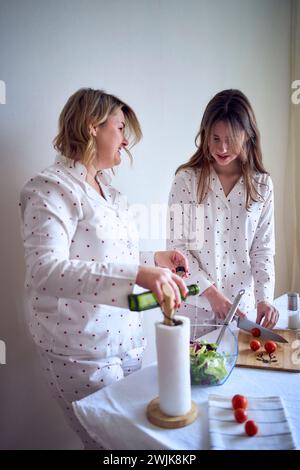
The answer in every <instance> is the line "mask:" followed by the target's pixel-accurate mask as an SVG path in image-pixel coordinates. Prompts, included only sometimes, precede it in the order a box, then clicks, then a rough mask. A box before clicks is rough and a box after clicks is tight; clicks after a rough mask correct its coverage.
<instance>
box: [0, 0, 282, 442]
mask: <svg viewBox="0 0 300 470" xmlns="http://www.w3.org/2000/svg"><path fill="white" fill-rule="evenodd" d="M289 34H290V2H289V1H282V0H251V1H250V0H227V1H226V2H224V1H222V0H210V1H209V2H208V1H206V0H185V1H180V0H128V1H122V0H110V1H109V2H108V1H107V0H98V1H97V0H81V1H79V0H52V1H51V2H47V1H46V0H19V1H17V0H0V44H1V61H0V79H1V80H3V81H4V82H5V83H6V93H7V96H6V99H7V103H6V104H5V105H1V104H0V122H1V124H0V143H1V185H0V191H1V196H0V203H1V215H2V217H1V220H2V224H1V245H0V246H1V265H2V269H1V283H0V288H1V301H2V309H1V310H2V311H1V317H0V340H1V339H2V340H4V341H5V342H6V348H7V364H6V365H0V377H1V379H0V380H1V386H0V416H1V437H0V448H2V449H5V448H6V449H8V448H10V449H13V448H35V449H36V448H77V447H78V446H80V444H79V442H78V441H77V440H76V438H75V436H74V435H73V433H72V432H71V431H69V430H68V428H67V427H66V425H64V422H63V419H62V415H61V412H60V410H59V409H58V408H57V406H56V405H55V404H54V402H52V401H51V399H50V396H49V393H48V390H47V389H46V387H45V385H44V383H43V381H42V379H41V377H40V373H39V368H38V364H37V359H36V356H35V353H34V348H33V345H32V343H31V341H30V338H29V336H28V334H27V332H26V329H25V326H24V324H25V322H24V308H23V303H22V283H23V275H24V263H23V257H22V246H21V241H20V236H19V219H18V207H17V204H18V194H19V191H20V187H21V186H22V184H23V183H24V182H25V180H26V179H27V178H29V177H30V176H31V175H32V174H33V173H34V172H36V171H38V170H39V169H41V168H42V167H45V166H47V165H48V164H50V163H51V162H52V161H53V158H54V152H53V150H52V147H51V141H52V139H53V137H54V135H55V132H56V123H57V117H58V114H59V112H60V110H61V108H62V106H63V104H64V103H65V101H66V99H67V97H68V96H69V95H70V94H71V93H73V92H74V91H75V90H76V89H78V88H79V87H82V86H91V87H97V88H104V89H106V91H108V92H111V93H114V94H117V95H119V96H120V97H121V98H122V99H124V100H125V101H128V103H129V104H131V106H132V107H133V108H134V109H135V110H136V112H137V114H138V116H139V118H140V120H141V124H142V127H143V131H144V139H143V141H142V143H141V144H139V145H138V147H136V149H135V150H134V157H135V163H134V166H133V168H132V169H130V168H129V165H128V163H127V162H124V165H123V166H122V167H121V168H120V169H119V170H118V175H117V177H116V184H117V185H118V186H119V188H121V190H123V191H124V192H125V193H126V194H127V195H128V196H129V198H130V200H131V201H132V202H136V203H137V202H142V203H146V204H150V203H153V202H154V203H163V202H166V199H167V195H168V191H169V187H170V183H171V179H172V175H173V173H174V170H175V169H176V167H177V166H178V165H179V164H180V163H182V162H183V161H185V160H187V158H188V157H189V156H190V155H191V153H192V152H193V149H194V146H193V140H194V137H195V134H196V131H197V128H198V125H199V122H200V119H201V116H202V113H203V110H204V106H205V105H206V103H207V101H208V100H209V99H210V98H211V97H212V96H213V95H214V94H215V93H216V92H218V91H220V90H221V89H225V88H240V89H241V90H243V91H244V92H245V93H246V94H247V95H248V96H249V98H250V100H251V101H252V103H253V105H254V108H255V110H256V114H257V118H258V122H259V125H260V129H261V133H262V137H263V149H264V157H265V163H266V166H267V168H268V169H269V170H270V172H271V174H272V176H273V179H274V185H275V190H276V222H277V258H276V266H277V294H280V293H282V292H283V291H286V290H287V289H288V288H289V286H288V266H287V265H286V256H285V251H286V249H287V246H286V245H287V241H286V240H285V238H284V229H283V213H284V207H283V205H282V204H283V203H282V202H281V194H282V192H283V177H284V169H285V158H286V154H287V135H288V105H289V87H290V81H289ZM159 246H161V242H160V241H157V242H156V243H152V244H151V243H149V242H147V241H143V248H146V249H149V248H152V247H153V248H155V247H159ZM155 317H157V314H155V312H151V311H150V312H148V314H147V318H146V328H147V332H148V336H149V339H150V349H149V351H148V352H147V355H146V362H149V361H150V360H151V359H152V358H153V351H154V348H153V329H152V322H153V319H154V318H155Z"/></svg>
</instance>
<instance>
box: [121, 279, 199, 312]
mask: <svg viewBox="0 0 300 470" xmlns="http://www.w3.org/2000/svg"><path fill="white" fill-rule="evenodd" d="M187 290H188V291H189V293H188V295H198V294H199V293H200V289H199V287H198V286H197V285H196V284H191V285H190V286H187ZM181 298H182V300H184V297H183V296H182V295H181ZM128 304H129V310H132V311H134V312H141V311H142V310H149V309H150V308H155V307H158V305H159V303H158V302H157V300H156V297H155V294H153V292H151V290H149V291H146V292H142V293H141V294H130V295H129V296H128Z"/></svg>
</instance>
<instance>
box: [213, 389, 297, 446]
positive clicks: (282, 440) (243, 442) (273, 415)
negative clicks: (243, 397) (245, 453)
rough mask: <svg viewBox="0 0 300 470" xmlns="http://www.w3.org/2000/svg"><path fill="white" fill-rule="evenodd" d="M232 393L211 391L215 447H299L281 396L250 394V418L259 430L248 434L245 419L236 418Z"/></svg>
mask: <svg viewBox="0 0 300 470" xmlns="http://www.w3.org/2000/svg"><path fill="white" fill-rule="evenodd" d="M231 399H232V397H224V396H220V395H209V399H208V404H209V412H208V417H209V435H210V448H211V449H215V450H231V449H235V450H254V449H259V450H271V449H274V450H275V449H280V450H288V449H296V444H295V441H294V438H293V435H292V431H291V428H290V425H289V422H288V420H287V416H286V411H285V409H284V405H283V402H282V400H281V398H280V397H250V398H249V397H247V400H248V408H247V414H248V420H250V419H251V420H254V421H255V422H256V424H257V425H258V428H259V431H258V433H257V434H256V435H255V436H251V437H250V436H248V435H247V434H246V432H245V423H238V422H237V421H236V420H235V418H234V410H233V409H232V404H231Z"/></svg>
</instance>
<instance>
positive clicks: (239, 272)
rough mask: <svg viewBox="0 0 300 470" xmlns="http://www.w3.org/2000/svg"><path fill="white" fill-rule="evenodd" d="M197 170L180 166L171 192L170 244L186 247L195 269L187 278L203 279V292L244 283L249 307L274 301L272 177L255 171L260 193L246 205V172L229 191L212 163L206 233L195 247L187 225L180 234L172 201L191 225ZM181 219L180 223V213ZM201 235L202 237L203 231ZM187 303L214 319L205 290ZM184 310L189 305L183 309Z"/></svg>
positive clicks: (231, 290)
mask: <svg viewBox="0 0 300 470" xmlns="http://www.w3.org/2000/svg"><path fill="white" fill-rule="evenodd" d="M198 171H199V170H196V171H194V170H184V171H181V172H179V173H178V174H177V175H176V177H175V179H174V181H173V184H172V187H171V191H170V195H169V206H170V208H171V210H170V219H169V231H170V232H169V233H170V238H169V240H168V243H167V247H168V249H174V248H177V249H179V250H182V251H184V252H185V253H186V255H187V257H188V259H189V263H190V270H191V277H190V278H189V279H188V283H195V284H198V285H199V287H200V291H201V292H203V291H204V290H205V289H207V288H208V287H209V286H210V285H212V284H215V285H216V287H217V288H218V289H219V290H220V291H222V292H223V293H224V295H226V296H227V297H228V298H229V299H233V298H234V297H235V295H236V294H237V292H238V291H239V290H240V289H241V288H243V289H245V290H246V295H245V296H244V298H243V301H244V308H245V309H250V308H253V307H254V306H255V302H256V303H258V302H260V301H262V300H265V301H269V302H272V301H273V295H274V260H273V257H274V251H275V249H274V205H273V184H272V181H271V178H270V177H269V176H268V175H264V174H258V173H256V174H254V175H253V178H254V180H255V181H256V182H257V187H258V191H259V193H260V195H261V197H260V200H259V201H258V202H252V203H251V207H250V210H249V211H247V210H246V208H245V185H244V181H243V178H240V180H239V181H238V182H237V183H236V185H235V186H234V188H233V189H232V191H231V192H230V193H229V194H228V196H227V197H226V196H225V193H224V191H223V187H222V184H221V182H220V180H219V178H218V176H217V174H216V172H215V171H214V170H213V169H212V174H211V182H210V190H209V192H208V194H207V196H206V199H205V201H204V212H203V220H202V224H201V231H200V232H199V233H200V234H201V236H202V237H203V244H202V246H201V245H200V247H199V248H198V249H196V250H195V249H194V250H191V249H189V245H190V242H191V240H190V237H189V236H187V233H186V232H184V230H183V229H182V231H181V233H179V235H178V225H177V226H176V227H175V225H174V219H175V216H174V214H175V213H174V211H172V207H175V208H176V210H177V211H178V206H179V207H180V208H181V214H182V221H181V222H182V227H184V226H185V227H189V228H191V227H192V225H193V223H195V214H196V213H197V212H196V206H197V187H198V176H199V173H198ZM187 208H188V210H187ZM183 219H184V220H183ZM176 220H177V224H179V222H178V220H179V219H178V218H177V219H176ZM176 230H177V231H176ZM175 233H176V236H174V234H175ZM192 233H195V230H194V232H193V231H192ZM196 238H197V236H196ZM194 241H195V240H194ZM197 241H198V242H199V241H200V236H198V238H197ZM187 303H189V304H191V305H194V306H196V307H197V308H198V310H199V312H200V313H199V315H200V317H201V318H202V319H206V318H208V319H210V317H209V316H207V311H208V310H209V309H210V305H209V303H208V301H207V300H206V299H205V297H204V296H201V295H200V296H199V297H198V298H193V297H188V299H187ZM183 310H184V307H182V313H184V311H183Z"/></svg>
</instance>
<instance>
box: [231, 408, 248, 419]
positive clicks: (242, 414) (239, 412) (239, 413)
mask: <svg viewBox="0 0 300 470" xmlns="http://www.w3.org/2000/svg"><path fill="white" fill-rule="evenodd" d="M234 417H235V420H236V421H237V422H238V423H244V422H245V421H247V419H248V415H247V413H246V411H245V410H244V408H237V409H236V410H234Z"/></svg>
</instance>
